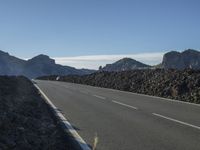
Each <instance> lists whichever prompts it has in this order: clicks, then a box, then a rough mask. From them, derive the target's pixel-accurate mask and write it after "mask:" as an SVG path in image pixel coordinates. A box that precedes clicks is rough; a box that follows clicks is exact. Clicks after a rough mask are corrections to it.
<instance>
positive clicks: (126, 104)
mask: <svg viewBox="0 0 200 150" xmlns="http://www.w3.org/2000/svg"><path fill="white" fill-rule="evenodd" d="M112 102H113V103H116V104H119V105H122V106H126V107H129V108H133V109H136V110H137V109H138V108H137V107H134V106H131V105H127V104H124V103H121V102H118V101H114V100H112Z"/></svg>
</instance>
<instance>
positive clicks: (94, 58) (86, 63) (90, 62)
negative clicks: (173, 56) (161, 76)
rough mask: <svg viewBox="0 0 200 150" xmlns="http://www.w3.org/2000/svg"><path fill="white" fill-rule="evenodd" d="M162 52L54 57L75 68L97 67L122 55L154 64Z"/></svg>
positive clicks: (59, 62)
mask: <svg viewBox="0 0 200 150" xmlns="http://www.w3.org/2000/svg"><path fill="white" fill-rule="evenodd" d="M163 55H164V52H163V53H161V52H157V53H139V54H127V55H125V54H123V55H89V56H74V57H55V58H53V59H55V60H56V63H58V64H62V65H67V66H72V67H76V68H88V69H98V67H99V66H105V65H106V64H110V63H113V62H115V61H117V60H119V59H122V58H124V57H128V58H133V59H135V60H137V61H140V62H143V63H145V64H149V65H155V64H158V63H160V62H161V61H162V57H163Z"/></svg>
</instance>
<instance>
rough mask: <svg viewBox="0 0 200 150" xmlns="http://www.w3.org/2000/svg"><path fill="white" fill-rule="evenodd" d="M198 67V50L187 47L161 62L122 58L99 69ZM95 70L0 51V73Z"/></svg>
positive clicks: (32, 74)
mask: <svg viewBox="0 0 200 150" xmlns="http://www.w3.org/2000/svg"><path fill="white" fill-rule="evenodd" d="M155 68H162V69H178V70H183V69H186V68H190V69H200V52H199V51H197V50H193V49H188V50H185V51H183V52H177V51H170V52H168V53H166V54H164V56H163V60H162V63H160V64H158V65H156V66H150V65H147V64H144V63H141V62H139V61H136V60H134V59H131V58H123V59H120V60H118V61H116V62H114V63H112V64H107V65H106V66H104V67H100V68H99V71H109V72H111V71H126V70H135V69H155ZM95 71H96V70H90V69H76V68H74V67H70V66H62V65H59V64H56V63H55V60H54V59H52V58H50V57H49V56H47V55H43V54H41V55H38V56H36V57H33V58H31V59H29V60H23V59H19V58H17V57H14V56H11V55H10V54H9V53H6V52H3V51H0V75H24V76H26V77H28V78H36V77H39V76H48V75H69V74H70V75H85V74H91V73H94V72H95Z"/></svg>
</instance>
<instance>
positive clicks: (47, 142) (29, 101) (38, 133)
mask: <svg viewBox="0 0 200 150" xmlns="http://www.w3.org/2000/svg"><path fill="white" fill-rule="evenodd" d="M0 149H1V150H11V149H12V150H29V149H31V150H72V149H74V148H73V147H72V145H71V144H70V142H68V140H67V139H66V137H65V136H64V135H63V133H62V131H61V130H60V128H59V126H58V124H57V122H56V121H55V120H54V119H53V117H52V115H51V113H50V111H49V109H48V107H47V105H46V103H45V102H44V101H43V100H42V98H41V96H40V95H39V93H38V91H37V89H36V88H35V87H34V86H33V84H32V82H31V81H30V80H28V79H27V78H25V77H7V76H0Z"/></svg>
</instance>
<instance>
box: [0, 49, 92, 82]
mask: <svg viewBox="0 0 200 150" xmlns="http://www.w3.org/2000/svg"><path fill="white" fill-rule="evenodd" d="M93 72H94V70H89V69H76V68H74V67H69V66H62V65H59V64H56V63H55V60H54V59H51V58H50V57H49V56H46V55H43V54H41V55H38V56H36V57H33V58H32V59H29V60H27V61H26V60H22V59H19V58H17V57H14V56H11V55H9V53H6V52H3V51H0V75H24V76H26V77H28V78H36V77H39V76H44V75H68V74H76V75H84V74H90V73H93Z"/></svg>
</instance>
